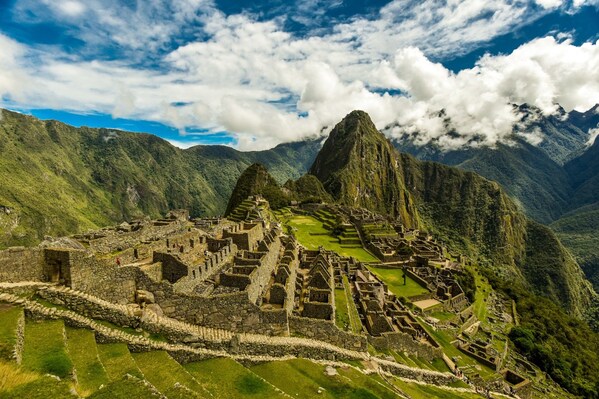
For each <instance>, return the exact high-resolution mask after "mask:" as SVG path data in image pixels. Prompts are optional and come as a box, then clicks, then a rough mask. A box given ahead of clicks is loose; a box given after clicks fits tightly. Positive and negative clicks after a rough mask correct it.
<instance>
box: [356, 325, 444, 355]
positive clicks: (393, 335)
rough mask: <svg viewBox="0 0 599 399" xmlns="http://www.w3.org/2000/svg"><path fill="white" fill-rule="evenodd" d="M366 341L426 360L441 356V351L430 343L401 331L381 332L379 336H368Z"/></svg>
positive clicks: (378, 346)
mask: <svg viewBox="0 0 599 399" xmlns="http://www.w3.org/2000/svg"><path fill="white" fill-rule="evenodd" d="M368 342H369V343H370V344H371V345H372V346H374V347H375V348H377V349H379V350H383V351H385V350H388V349H394V350H400V351H404V352H407V353H408V354H413V355H415V356H417V357H421V358H423V359H426V360H428V361H432V360H433V359H435V358H441V357H442V356H443V351H442V350H441V348H435V347H433V346H431V345H428V344H425V343H422V342H418V341H415V340H414V338H412V336H411V335H409V334H406V333H402V332H390V333H383V334H381V336H380V337H373V336H370V335H369V336H368Z"/></svg>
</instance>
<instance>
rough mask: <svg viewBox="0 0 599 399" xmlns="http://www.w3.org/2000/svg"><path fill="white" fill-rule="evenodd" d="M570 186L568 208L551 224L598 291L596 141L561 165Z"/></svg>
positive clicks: (598, 149)
mask: <svg viewBox="0 0 599 399" xmlns="http://www.w3.org/2000/svg"><path fill="white" fill-rule="evenodd" d="M565 170H566V171H567V172H568V174H569V177H570V180H571V182H572V185H573V190H574V192H573V194H572V196H571V199H570V209H571V211H570V212H568V213H566V214H564V215H563V216H562V217H561V218H560V219H558V220H557V221H555V222H554V223H552V224H551V227H552V228H553V229H554V230H555V231H556V232H557V234H558V235H559V237H560V239H561V240H562V241H563V243H564V244H565V245H566V246H567V247H568V248H569V249H570V250H571V251H572V253H573V254H574V255H575V256H576V259H577V260H578V263H580V266H581V267H582V268H583V270H584V272H585V274H586V275H587V277H588V278H589V280H591V282H592V283H593V285H594V286H595V289H597V290H599V141H595V143H594V144H593V145H592V146H591V147H589V148H588V149H587V151H585V152H584V153H583V154H582V155H581V156H579V157H577V158H575V159H573V160H571V161H570V162H568V163H567V164H566V165H565Z"/></svg>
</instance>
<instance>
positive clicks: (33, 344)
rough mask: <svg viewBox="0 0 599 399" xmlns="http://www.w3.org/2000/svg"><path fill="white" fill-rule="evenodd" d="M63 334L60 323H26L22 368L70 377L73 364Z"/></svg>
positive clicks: (61, 323)
mask: <svg viewBox="0 0 599 399" xmlns="http://www.w3.org/2000/svg"><path fill="white" fill-rule="evenodd" d="M63 334H64V323H63V322H62V321H43V322H34V321H27V323H26V324H25V345H24V348H23V366H24V367H26V368H28V369H29V370H33V371H37V372H39V373H42V374H44V373H48V374H52V375H55V376H58V377H60V378H67V377H70V376H71V374H72V371H73V363H72V362H71V359H70V357H69V354H68V353H67V349H66V347H65V342H64V335H63Z"/></svg>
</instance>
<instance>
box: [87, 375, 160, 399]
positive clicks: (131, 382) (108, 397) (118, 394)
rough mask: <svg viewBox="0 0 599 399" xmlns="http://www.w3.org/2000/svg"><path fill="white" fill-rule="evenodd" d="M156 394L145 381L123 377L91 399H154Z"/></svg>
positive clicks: (96, 393)
mask: <svg viewBox="0 0 599 399" xmlns="http://www.w3.org/2000/svg"><path fill="white" fill-rule="evenodd" d="M156 396H157V395H156V392H155V391H154V390H152V389H151V388H150V387H148V386H147V385H146V384H145V383H144V381H142V380H140V379H138V378H135V377H123V378H122V379H120V380H117V381H114V382H111V383H110V384H108V385H106V386H104V387H103V388H102V389H100V390H98V391H96V392H95V393H94V394H93V395H91V396H89V398H91V399H137V398H153V397H156Z"/></svg>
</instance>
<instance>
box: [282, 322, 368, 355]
mask: <svg viewBox="0 0 599 399" xmlns="http://www.w3.org/2000/svg"><path fill="white" fill-rule="evenodd" d="M289 333H290V334H292V335H301V336H304V337H307V338H313V339H317V340H320V341H324V342H328V343H330V344H333V345H336V346H339V347H342V348H345V349H350V350H356V351H367V350H368V341H367V340H366V337H365V336H363V335H357V334H352V333H348V332H345V331H342V330H340V329H338V328H337V326H335V323H334V322H332V321H326V320H317V319H309V318H306V317H297V316H289Z"/></svg>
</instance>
